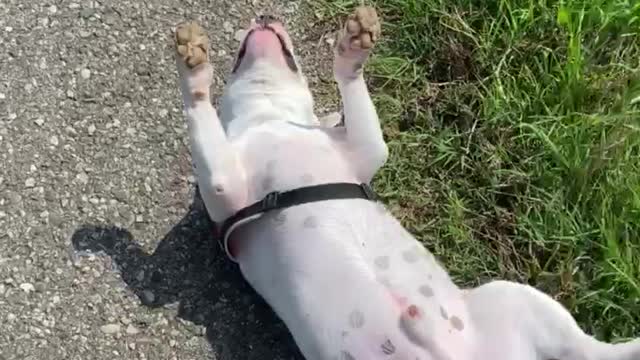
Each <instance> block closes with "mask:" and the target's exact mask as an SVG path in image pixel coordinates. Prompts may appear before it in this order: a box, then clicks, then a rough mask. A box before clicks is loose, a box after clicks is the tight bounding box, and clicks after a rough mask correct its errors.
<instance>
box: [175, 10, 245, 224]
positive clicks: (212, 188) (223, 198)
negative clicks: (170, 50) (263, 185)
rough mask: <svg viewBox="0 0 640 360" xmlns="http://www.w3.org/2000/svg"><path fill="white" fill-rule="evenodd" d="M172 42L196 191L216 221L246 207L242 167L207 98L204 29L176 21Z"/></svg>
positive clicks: (209, 77) (208, 78) (208, 73)
mask: <svg viewBox="0 0 640 360" xmlns="http://www.w3.org/2000/svg"><path fill="white" fill-rule="evenodd" d="M175 45H176V55H177V66H178V73H179V75H180V88H181V90H182V98H183V101H184V108H185V112H186V115H187V122H188V128H189V141H190V145H191V156H192V157H193V161H194V163H195V167H196V169H195V172H196V176H197V179H198V185H199V187H200V193H201V195H202V199H203V201H204V203H205V206H206V208H207V211H208V212H209V216H210V217H211V219H212V220H213V221H215V222H221V221H223V220H225V219H226V218H228V217H229V216H231V215H233V214H234V213H235V212H236V211H238V210H239V209H241V208H242V207H244V206H245V202H246V200H247V199H246V197H247V186H246V181H245V179H246V176H245V172H244V168H243V167H242V164H241V163H240V161H239V159H238V154H237V153H236V151H235V149H234V148H233V146H232V145H231V143H230V142H229V141H228V139H227V136H226V133H225V131H224V129H223V127H222V124H221V123H220V120H219V119H218V115H217V113H216V111H215V109H214V108H213V106H212V105H211V101H210V99H209V88H210V86H211V83H212V79H213V67H212V66H211V63H210V62H209V58H208V50H209V44H208V39H207V35H206V33H205V31H204V30H203V29H202V28H201V27H200V26H199V25H198V24H196V23H183V24H180V25H178V27H177V29H176V32H175Z"/></svg>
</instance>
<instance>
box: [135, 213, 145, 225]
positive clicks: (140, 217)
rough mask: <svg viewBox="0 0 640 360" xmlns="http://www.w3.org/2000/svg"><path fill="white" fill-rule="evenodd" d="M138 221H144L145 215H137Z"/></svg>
mask: <svg viewBox="0 0 640 360" xmlns="http://www.w3.org/2000/svg"><path fill="white" fill-rule="evenodd" d="M136 222H137V223H141V222H144V217H143V216H142V215H140V214H138V215H136Z"/></svg>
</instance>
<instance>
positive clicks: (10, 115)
mask: <svg viewBox="0 0 640 360" xmlns="http://www.w3.org/2000/svg"><path fill="white" fill-rule="evenodd" d="M17 117H18V114H16V113H11V114H9V120H15V119H16V118H17Z"/></svg>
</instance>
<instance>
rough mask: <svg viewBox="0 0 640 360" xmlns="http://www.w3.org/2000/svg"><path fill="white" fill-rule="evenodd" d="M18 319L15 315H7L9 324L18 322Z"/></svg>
mask: <svg viewBox="0 0 640 360" xmlns="http://www.w3.org/2000/svg"><path fill="white" fill-rule="evenodd" d="M17 318H18V317H17V316H16V315H15V314H11V313H10V314H7V321H8V322H14V321H16V319H17Z"/></svg>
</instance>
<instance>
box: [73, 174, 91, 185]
mask: <svg viewBox="0 0 640 360" xmlns="http://www.w3.org/2000/svg"><path fill="white" fill-rule="evenodd" d="M76 179H78V181H79V182H80V183H82V184H85V185H86V184H87V183H89V175H87V173H85V172H81V173H78V175H76Z"/></svg>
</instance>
